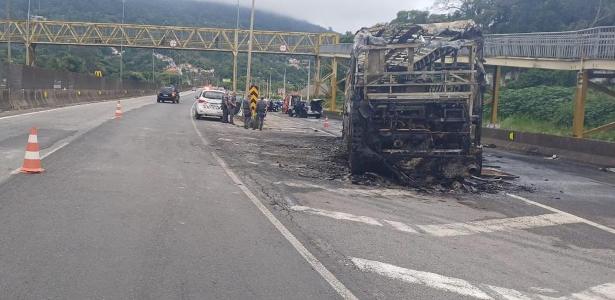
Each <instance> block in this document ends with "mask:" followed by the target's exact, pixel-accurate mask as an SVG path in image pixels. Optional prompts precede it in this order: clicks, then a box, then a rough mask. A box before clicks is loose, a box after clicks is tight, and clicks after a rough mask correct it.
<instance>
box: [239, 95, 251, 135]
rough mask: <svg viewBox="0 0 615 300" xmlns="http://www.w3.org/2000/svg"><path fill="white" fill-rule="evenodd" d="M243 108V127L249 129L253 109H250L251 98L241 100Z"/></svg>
mask: <svg viewBox="0 0 615 300" xmlns="http://www.w3.org/2000/svg"><path fill="white" fill-rule="evenodd" d="M241 108H242V109H243V128H245V129H248V128H249V127H250V124H251V123H252V110H251V109H250V100H248V99H243V101H242V102H241Z"/></svg>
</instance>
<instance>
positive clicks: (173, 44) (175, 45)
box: [169, 40, 177, 48]
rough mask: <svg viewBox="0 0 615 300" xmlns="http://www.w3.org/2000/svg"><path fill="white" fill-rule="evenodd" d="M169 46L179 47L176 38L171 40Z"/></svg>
mask: <svg viewBox="0 0 615 300" xmlns="http://www.w3.org/2000/svg"><path fill="white" fill-rule="evenodd" d="M169 46H171V47H173V48H175V47H177V41H176V40H171V41H170V42H169Z"/></svg>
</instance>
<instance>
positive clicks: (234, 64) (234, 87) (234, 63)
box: [233, 0, 239, 93]
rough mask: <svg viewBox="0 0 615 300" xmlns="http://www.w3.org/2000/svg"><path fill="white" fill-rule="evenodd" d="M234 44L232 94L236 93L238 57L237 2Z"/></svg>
mask: <svg viewBox="0 0 615 300" xmlns="http://www.w3.org/2000/svg"><path fill="white" fill-rule="evenodd" d="M234 41H235V43H234V45H235V46H234V49H233V92H234V93H237V58H238V56H239V0H237V25H236V26H235V40H234Z"/></svg>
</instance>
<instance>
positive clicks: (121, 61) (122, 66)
mask: <svg viewBox="0 0 615 300" xmlns="http://www.w3.org/2000/svg"><path fill="white" fill-rule="evenodd" d="M125 17H126V0H122V26H123V25H124V20H125ZM120 32H123V31H121V30H120ZM120 88H121V89H123V88H124V35H123V34H122V40H121V42H120Z"/></svg>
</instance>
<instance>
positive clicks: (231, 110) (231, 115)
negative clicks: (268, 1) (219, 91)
mask: <svg viewBox="0 0 615 300" xmlns="http://www.w3.org/2000/svg"><path fill="white" fill-rule="evenodd" d="M236 107H237V93H235V92H233V95H231V96H230V97H228V98H227V99H226V109H227V110H228V122H229V123H230V124H232V125H234V124H235V108H236Z"/></svg>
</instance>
